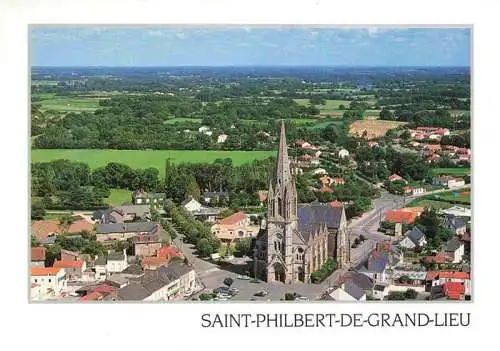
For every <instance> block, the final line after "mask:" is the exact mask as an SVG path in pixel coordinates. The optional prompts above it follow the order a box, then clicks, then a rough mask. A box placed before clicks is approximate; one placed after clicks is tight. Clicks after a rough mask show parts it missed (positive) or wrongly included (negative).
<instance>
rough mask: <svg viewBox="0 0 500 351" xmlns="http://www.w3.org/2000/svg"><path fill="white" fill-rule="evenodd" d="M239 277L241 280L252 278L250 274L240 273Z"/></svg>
mask: <svg viewBox="0 0 500 351" xmlns="http://www.w3.org/2000/svg"><path fill="white" fill-rule="evenodd" d="M238 279H241V280H250V277H249V276H248V275H239V276H238Z"/></svg>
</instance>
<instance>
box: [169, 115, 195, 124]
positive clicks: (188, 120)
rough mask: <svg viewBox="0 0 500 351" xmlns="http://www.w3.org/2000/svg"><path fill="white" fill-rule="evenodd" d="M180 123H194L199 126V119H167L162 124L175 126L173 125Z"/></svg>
mask: <svg viewBox="0 0 500 351" xmlns="http://www.w3.org/2000/svg"><path fill="white" fill-rule="evenodd" d="M180 122H191V123H196V124H201V118H182V117H181V118H172V119H167V120H166V121H165V122H164V123H165V124H175V123H180Z"/></svg>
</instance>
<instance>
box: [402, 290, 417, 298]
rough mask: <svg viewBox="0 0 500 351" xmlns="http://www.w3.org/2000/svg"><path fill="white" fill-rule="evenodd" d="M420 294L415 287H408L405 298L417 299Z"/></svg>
mask: <svg viewBox="0 0 500 351" xmlns="http://www.w3.org/2000/svg"><path fill="white" fill-rule="evenodd" d="M417 296H418V293H417V292H416V291H415V290H414V289H408V290H406V292H405V298H407V299H409V300H415V299H416V298H417Z"/></svg>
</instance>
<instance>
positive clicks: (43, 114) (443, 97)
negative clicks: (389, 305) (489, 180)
mask: <svg viewBox="0 0 500 351" xmlns="http://www.w3.org/2000/svg"><path fill="white" fill-rule="evenodd" d="M360 76H362V77H364V78H362V79H360ZM31 78H32V82H31V87H32V88H31V148H32V155H31V156H32V159H31V224H30V236H31V252H30V262H31V268H30V276H29V283H30V300H31V301H60V302H66V301H70V302H85V301H93V302H98V301H102V302H106V301H108V302H109V301H116V302H119V301H145V302H160V301H161V302H171V301H221V302H222V301H223V302H231V301H295V302H307V301H324V302H325V303H329V302H336V301H352V302H357V301H386V300H388V301H392V300H397V301H402V300H412V301H413V300H422V301H429V303H432V302H433V301H443V300H454V301H465V300H471V296H472V287H471V262H472V261H471V249H470V247H471V234H472V233H471V217H472V213H471V191H472V189H471V163H472V151H471V142H470V125H471V124H470V123H471V122H470V120H471V116H470V72H469V69H465V68H412V69H405V68H384V69H382V68H378V69H363V70H362V71H360V70H357V69H356V68H328V67H326V68H323V69H319V70H318V69H308V68H280V69H278V68H276V69H273V68H255V69H251V70H250V69H249V68H239V69H233V70H229V69H227V68H211V69H208V68H164V69H163V68H123V69H122V68H109V69H107V68H100V69H96V68H43V67H33V68H32V77H31Z"/></svg>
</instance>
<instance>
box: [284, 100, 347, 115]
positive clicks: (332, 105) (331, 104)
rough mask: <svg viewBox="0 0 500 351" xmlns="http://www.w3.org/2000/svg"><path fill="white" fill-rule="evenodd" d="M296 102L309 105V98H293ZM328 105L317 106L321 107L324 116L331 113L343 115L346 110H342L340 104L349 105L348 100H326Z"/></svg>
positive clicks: (320, 111) (320, 110)
mask: <svg viewBox="0 0 500 351" xmlns="http://www.w3.org/2000/svg"><path fill="white" fill-rule="evenodd" d="M293 100H294V101H295V102H297V103H298V104H300V105H304V106H306V105H309V99H293ZM325 101H326V105H317V106H316V107H317V108H318V109H319V113H320V115H322V116H325V115H331V116H332V117H335V116H342V114H343V113H344V110H340V109H339V106H340V105H344V106H345V107H346V108H347V107H348V106H349V102H350V101H348V100H325Z"/></svg>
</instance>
